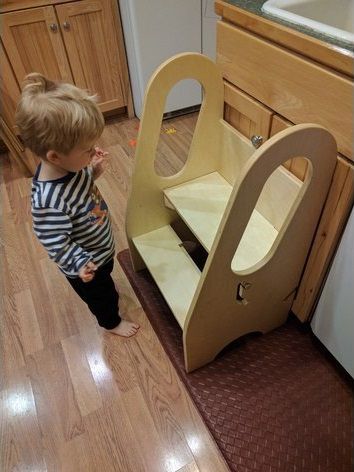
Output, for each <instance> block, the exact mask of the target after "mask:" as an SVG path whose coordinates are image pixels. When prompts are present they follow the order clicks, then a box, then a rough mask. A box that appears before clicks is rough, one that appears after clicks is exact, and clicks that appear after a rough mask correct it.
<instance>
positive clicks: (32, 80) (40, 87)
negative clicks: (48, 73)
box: [23, 72, 55, 95]
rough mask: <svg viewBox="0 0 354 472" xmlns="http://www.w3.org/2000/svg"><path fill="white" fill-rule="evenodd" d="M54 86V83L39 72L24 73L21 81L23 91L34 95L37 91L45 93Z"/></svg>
mask: <svg viewBox="0 0 354 472" xmlns="http://www.w3.org/2000/svg"><path fill="white" fill-rule="evenodd" d="M54 88H55V83H54V82H52V81H51V80H49V79H47V78H46V77H44V75H42V74H40V73H39V72H32V73H31V74H28V75H26V77H25V79H24V81H23V91H24V92H25V93H30V94H33V95H36V94H38V93H45V92H48V91H49V90H53V89H54Z"/></svg>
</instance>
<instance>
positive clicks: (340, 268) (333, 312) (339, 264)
mask: <svg viewBox="0 0 354 472" xmlns="http://www.w3.org/2000/svg"><path fill="white" fill-rule="evenodd" d="M311 327H312V330H313V332H314V333H315V335H316V336H317V337H318V338H319V340H320V341H321V342H322V343H323V344H324V345H325V346H326V348H327V349H328V350H329V351H330V352H331V353H332V354H333V356H334V357H335V358H336V359H337V360H338V361H339V363H340V364H341V365H342V366H343V367H344V369H345V370H346V371H347V372H348V373H349V374H350V375H351V377H353V378H354V210H352V212H351V215H350V217H349V220H348V222H347V225H346V227H345V230H344V233H343V236H342V238H341V241H340V244H339V247H338V250H337V253H336V255H335V257H334V260H333V264H332V266H331V269H330V271H329V274H328V277H327V280H326V283H325V285H324V288H323V291H322V294H321V296H320V299H319V302H318V305H317V308H316V311H315V314H314V317H313V319H312V322H311Z"/></svg>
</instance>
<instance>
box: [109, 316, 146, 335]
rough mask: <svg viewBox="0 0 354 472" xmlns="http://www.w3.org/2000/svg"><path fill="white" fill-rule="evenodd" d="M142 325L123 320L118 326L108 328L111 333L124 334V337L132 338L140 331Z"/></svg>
mask: <svg viewBox="0 0 354 472" xmlns="http://www.w3.org/2000/svg"><path fill="white" fill-rule="evenodd" d="M139 328H140V326H139V325H138V324H136V323H132V322H131V321H127V320H122V321H121V322H120V323H119V325H118V326H117V327H116V328H113V329H109V330H107V331H108V332H109V333H113V334H117V335H118V336H123V337H124V338H130V336H134V334H136V333H137V332H138V329H139Z"/></svg>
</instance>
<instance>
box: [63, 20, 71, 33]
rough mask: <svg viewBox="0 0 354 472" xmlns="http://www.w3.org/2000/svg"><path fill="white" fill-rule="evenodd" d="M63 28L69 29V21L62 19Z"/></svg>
mask: <svg viewBox="0 0 354 472" xmlns="http://www.w3.org/2000/svg"><path fill="white" fill-rule="evenodd" d="M63 28H64V29H65V31H69V29H70V23H69V22H68V21H64V23H63Z"/></svg>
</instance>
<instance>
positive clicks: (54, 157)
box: [46, 149, 59, 164]
mask: <svg viewBox="0 0 354 472" xmlns="http://www.w3.org/2000/svg"><path fill="white" fill-rule="evenodd" d="M46 158H47V161H49V162H51V163H52V164H57V163H58V160H59V155H58V153H57V152H56V151H53V150H52V149H50V150H49V151H48V152H47V154H46Z"/></svg>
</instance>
